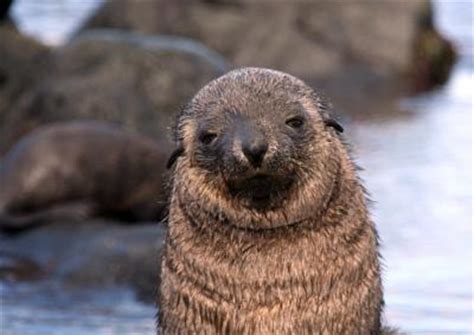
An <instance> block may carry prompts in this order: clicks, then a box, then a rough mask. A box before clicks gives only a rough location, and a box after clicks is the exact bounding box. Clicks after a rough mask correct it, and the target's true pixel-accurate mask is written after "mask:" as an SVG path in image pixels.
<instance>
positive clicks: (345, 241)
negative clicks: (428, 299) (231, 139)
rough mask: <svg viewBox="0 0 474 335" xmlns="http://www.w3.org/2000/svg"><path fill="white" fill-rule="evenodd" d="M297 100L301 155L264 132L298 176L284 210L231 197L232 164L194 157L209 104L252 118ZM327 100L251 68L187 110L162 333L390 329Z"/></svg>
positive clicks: (361, 207) (370, 243)
mask: <svg viewBox="0 0 474 335" xmlns="http://www.w3.org/2000/svg"><path fill="white" fill-rule="evenodd" d="M289 100H291V101H293V100H294V101H295V102H299V103H300V104H301V105H302V106H303V107H304V109H305V110H306V114H307V117H308V119H309V121H310V122H309V127H312V129H310V132H309V135H308V138H307V139H306V140H307V141H306V142H305V143H304V148H303V147H302V149H301V151H302V153H301V154H299V155H300V156H298V157H299V158H294V157H295V156H292V155H294V153H290V152H287V151H285V150H284V149H281V150H279V148H278V141H281V138H279V135H278V132H277V133H276V134H274V133H272V134H273V135H272V134H270V135H268V137H269V138H270V140H269V141H270V142H271V141H272V136H274V140H275V141H276V142H275V141H274V142H275V143H276V144H275V143H273V142H271V143H273V145H274V146H276V147H273V148H272V145H270V149H269V153H268V155H269V156H270V157H269V159H271V157H273V156H274V157H276V159H277V160H279V161H281V163H282V164H281V166H279V167H278V171H283V173H294V174H295V175H296V184H295V185H294V186H293V187H292V188H291V190H290V191H289V195H287V196H286V197H285V198H284V199H283V200H281V201H280V202H278V206H276V207H271V208H270V209H268V210H264V211H261V210H255V209H252V208H248V206H244V205H243V204H242V203H241V202H240V201H239V199H238V198H234V197H230V196H229V194H228V192H227V189H226V188H225V186H224V179H225V178H226V177H228V176H226V175H225V171H224V172H222V171H219V172H216V173H215V174H213V173H209V172H208V171H207V170H203V169H202V168H201V167H200V166H199V163H198V162H196V160H199V159H202V158H200V157H199V155H197V151H196V150H197V149H196V148H197V145H196V142H197V136H198V135H197V133H198V132H197V129H198V127H199V124H198V122H197V121H198V120H199V119H201V118H206V117H207V115H208V114H209V113H210V112H209V110H210V109H212V108H222V107H225V108H224V109H222V113H223V114H226V113H239V111H241V110H246V111H247V112H248V113H250V114H251V113H252V110H253V111H255V110H257V109H258V108H260V107H261V106H270V107H268V108H267V111H262V113H271V112H272V110H271V109H272V108H273V107H271V106H274V107H275V106H276V107H275V108H277V107H278V106H277V105H278V104H280V105H281V104H286V103H287V102H288V101H289ZM272 104H276V105H272ZM216 106H217V107H216ZM258 106H260V107H258ZM329 108H330V107H329V105H328V104H327V103H325V102H324V101H323V99H322V98H321V96H320V95H318V94H317V93H316V92H314V91H313V90H312V89H311V88H309V87H308V86H306V85H305V84H304V83H303V82H302V81H300V80H298V79H296V78H294V77H292V76H290V75H287V74H284V73H281V72H277V71H272V70H266V69H257V68H246V69H240V70H235V71H232V72H230V73H228V74H227V75H224V76H223V77H221V78H219V79H217V80H215V81H213V82H211V83H210V84H208V85H207V86H206V87H204V88H203V89H202V90H201V91H200V92H199V93H198V94H197V95H196V96H195V98H194V99H193V100H192V101H191V103H190V104H189V106H188V107H187V108H186V109H185V110H184V111H183V113H182V114H181V116H180V118H179V122H178V127H177V141H178V145H179V146H180V149H179V150H180V154H181V156H180V157H175V158H176V162H175V165H174V171H173V185H172V196H171V200H170V201H171V203H170V214H169V232H168V236H167V242H166V250H165V255H164V258H163V260H162V281H161V287H160V297H159V308H160V310H159V321H158V322H159V331H160V332H161V333H163V334H350V335H354V334H380V333H381V332H382V331H381V313H382V309H383V294H382V284H381V270H380V264H379V254H378V238H377V233H376V230H375V227H374V224H373V223H372V221H371V220H370V218H369V213H368V210H367V200H366V196H365V192H364V188H363V186H362V185H361V183H360V181H359V179H358V177H357V173H356V167H355V165H354V163H353V162H352V160H351V158H350V157H349V154H348V151H347V148H346V146H345V144H344V143H343V140H341V137H340V135H339V134H338V133H337V131H336V129H334V127H332V126H331V124H330V123H331V122H329V123H328V122H325V121H326V120H329V111H328V109H329ZM263 109H265V108H263ZM232 111H233V112H232ZM250 116H251V115H250ZM277 120H278V118H277ZM283 121H284V120H282V122H283ZM224 122H226V121H224ZM270 127H275V125H270ZM337 130H340V129H337ZM275 136H276V137H275ZM290 168H291V169H290Z"/></svg>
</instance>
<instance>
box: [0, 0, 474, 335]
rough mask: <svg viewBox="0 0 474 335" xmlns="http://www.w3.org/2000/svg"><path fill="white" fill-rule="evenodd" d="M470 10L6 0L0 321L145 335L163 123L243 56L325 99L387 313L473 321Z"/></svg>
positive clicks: (443, 322)
mask: <svg viewBox="0 0 474 335" xmlns="http://www.w3.org/2000/svg"><path fill="white" fill-rule="evenodd" d="M473 18H474V12H473V3H472V2H471V1H467V0H466V1H456V0H452V1H448V0H444V1H443V0H433V1H429V0H414V1H411V0H390V1H369V0H361V1H358V0H348V1H324V0H306V1H289V0H288V1H265V0H254V1H251V0H247V1H246V0H194V1H174V0H157V1H152V0H109V1H105V0H104V1H102V0H42V1H35V0H14V1H11V0H1V1H0V229H1V230H2V233H1V235H0V299H1V305H0V308H1V309H0V330H1V334H4V335H10V334H48V335H49V334H71V335H75V334H153V333H154V327H155V320H154V315H155V312H156V308H155V307H154V297H155V293H156V288H157V285H158V280H159V274H158V268H159V260H158V259H159V255H160V252H161V247H162V245H163V237H164V233H165V227H164V226H163V225H161V224H158V217H159V215H160V213H159V212H155V211H153V210H150V211H148V208H150V207H151V208H154V207H158V205H159V204H160V200H159V199H160V198H161V197H162V196H163V197H165V196H166V189H165V188H164V187H163V183H162V182H161V179H160V178H161V177H156V176H157V173H160V174H161V172H162V171H163V170H164V165H165V163H166V158H167V157H166V156H167V154H168V153H169V151H170V149H171V148H172V143H171V141H170V138H171V136H170V126H171V124H172V122H173V120H174V115H175V114H176V112H177V111H178V110H179V108H180V106H182V105H183V104H184V103H186V102H187V100H188V99H190V98H191V97H192V96H193V95H194V93H196V91H197V90H198V89H199V88H200V87H201V86H203V85H204V84H205V83H207V82H208V81H209V80H211V79H213V78H215V77H217V76H219V75H221V74H223V73H225V72H226V71H228V70H229V69H231V68H235V67H239V66H247V65H252V66H264V67H270V68H275V69H279V70H283V71H286V72H289V73H291V74H293V75H296V76H298V77H300V78H302V79H304V80H305V81H307V82H308V83H309V84H310V85H312V86H313V87H315V88H316V89H319V90H322V91H323V92H325V93H326V95H327V96H329V97H330V98H331V99H332V100H333V102H334V105H335V109H336V113H337V116H338V117H339V119H340V120H341V121H342V123H343V124H344V127H345V130H346V136H347V137H348V138H349V140H350V142H351V143H352V145H353V148H354V156H355V157H356V161H357V162H358V163H359V165H361V166H362V167H363V168H364V171H362V177H363V179H364V180H365V182H366V186H367V188H368V190H369V192H370V194H371V198H372V199H373V200H374V201H375V203H374V205H373V211H372V212H373V217H374V220H375V222H376V224H377V227H378V230H379V233H380V237H381V241H382V249H381V253H382V255H383V257H384V263H385V271H384V286H385V299H386V310H385V318H386V320H387V322H388V323H389V324H390V325H393V326H396V327H399V328H401V329H402V330H403V331H406V332H407V333H410V334H411V333H413V334H434V333H437V334H438V333H442V334H470V333H471V332H472V329H471V323H472V226H471V224H472V166H471V164H472V110H473V91H474V80H473V65H474V64H473V55H474V52H473V38H474V37H473ZM77 120H96V121H97V122H96V123H78V121H77ZM51 129H53V130H51ZM78 135H79V137H77V136H78ZM75 136H76V137H75ZM77 138H79V140H77ZM84 139H88V140H87V141H86V140H84ZM44 141H46V142H44ZM38 143H46V144H44V145H42V146H41V145H39V144H38ZM58 143H59V144H61V145H63V146H61V147H60V146H59V145H58ZM53 151H54V154H55V155H56V156H57V157H59V158H64V160H61V159H60V160H59V163H57V162H56V165H54V164H52V163H51V156H52V155H53V154H51V152H53ZM71 152H72V153H71ZM75 152H80V155H79V154H78V155H76V156H77V157H76V156H74V155H73V153H75ZM129 152H132V154H135V156H133V155H132V156H127V155H128V153H129ZM53 156H54V155H53ZM56 156H55V157H56ZM57 157H56V158H57ZM71 157H74V160H73V159H72V158H71ZM109 157H112V158H110V159H111V160H112V161H109V160H108V159H109ZM114 159H115V160H114ZM68 160H71V161H70V162H67V161H68ZM79 162H81V163H80V164H79ZM104 162H105V163H104ZM111 162H112V163H111ZM117 162H119V163H117ZM58 164H59V166H64V165H66V164H68V165H71V167H72V169H73V171H68V172H67V173H66V172H64V171H58V167H57V166H58ZM81 164H82V165H81ZM117 164H118V165H117ZM101 165H106V166H108V167H116V166H117V167H119V168H117V169H113V175H114V179H110V178H107V176H106V175H107V171H105V172H104V171H97V170H98V169H99V168H98V167H97V166H101ZM150 165H151V166H153V167H156V171H157V172H156V173H155V174H154V172H153V173H152V172H149V173H148V172H146V171H150V170H149V166H150ZM109 172H110V170H109ZM104 173H105V175H104ZM109 174H110V173H109ZM84 175H85V177H84ZM137 175H138V176H139V177H137ZM77 176H79V177H77ZM91 176H93V178H92V177H91ZM97 176H99V177H97ZM89 177H90V178H89ZM35 178H36V179H35ZM48 178H50V179H48ZM51 178H53V179H51ZM74 178H79V180H82V179H81V178H85V179H87V180H88V183H87V185H86V183H81V182H77V180H76V179H74ZM147 178H148V179H147ZM157 179H160V183H157V182H154V181H155V180H157ZM32 180H36V181H35V182H33V181H32ZM51 180H53V181H51ZM130 180H132V181H134V180H137V182H136V183H131V182H128V183H127V182H125V181H130ZM26 181H28V183H27V182H26ZM75 181H76V182H75ZM73 183H75V185H74V192H73V193H72V194H69V193H67V192H66V190H68V189H70V188H72V186H70V185H72V184H73ZM89 184H91V185H89ZM48 185H49V186H48ZM51 185H53V186H54V187H53V190H51V189H50V188H51V187H50V186H51ZM137 185H138V187H137ZM144 185H148V186H147V187H145V186H144ZM150 185H151V186H150ZM140 197H142V198H140ZM130 199H133V201H132V200H130ZM137 199H138V200H137ZM147 201H148V202H147ZM71 203H74V204H79V207H77V206H76V207H75V206H70V204H71ZM90 203H93V206H92V207H86V208H87V210H84V208H85V207H84V206H83V205H84V204H90ZM112 203H113V204H114V205H111V204H112ZM116 203H119V204H120V205H117V206H116V205H115V204H116ZM91 208H93V210H91ZM143 208H147V211H145V210H143ZM125 213H126V214H125ZM137 213H142V214H143V213H146V214H147V215H139V214H137Z"/></svg>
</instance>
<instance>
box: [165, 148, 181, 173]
mask: <svg viewBox="0 0 474 335" xmlns="http://www.w3.org/2000/svg"><path fill="white" fill-rule="evenodd" d="M183 153H184V148H183V146H182V145H180V146H179V147H177V148H176V149H175V150H174V151H173V152H172V153H171V155H170V158H168V162H167V163H166V168H167V169H170V168H171V167H172V166H173V165H174V163H175V162H176V160H177V159H178V158H179V156H181V155H183Z"/></svg>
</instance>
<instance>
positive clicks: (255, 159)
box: [242, 141, 268, 167]
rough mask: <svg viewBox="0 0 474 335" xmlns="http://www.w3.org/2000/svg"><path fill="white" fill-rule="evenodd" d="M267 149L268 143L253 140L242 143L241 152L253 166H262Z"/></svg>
mask: <svg viewBox="0 0 474 335" xmlns="http://www.w3.org/2000/svg"><path fill="white" fill-rule="evenodd" d="M267 150H268V144H267V143H265V142H260V141H254V142H247V143H244V144H243V145H242V152H243V153H244V155H245V157H247V159H248V161H249V162H250V164H252V165H253V167H260V166H262V162H263V158H264V157H265V154H266V153H267Z"/></svg>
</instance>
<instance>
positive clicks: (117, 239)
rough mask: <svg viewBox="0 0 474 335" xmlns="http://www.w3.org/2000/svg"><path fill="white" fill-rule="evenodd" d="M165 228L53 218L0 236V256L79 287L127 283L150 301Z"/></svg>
mask: <svg viewBox="0 0 474 335" xmlns="http://www.w3.org/2000/svg"><path fill="white" fill-rule="evenodd" d="M165 235H166V227H165V226H164V225H162V224H158V223H156V224H152V225H151V224H143V225H137V226H119V225H115V224H112V223H111V222H105V221H98V220H97V221H89V222H81V221H69V222H55V223H52V224H50V225H47V226H44V227H40V228H38V229H36V230H33V231H30V232H27V233H24V234H22V235H19V236H17V237H7V236H2V235H0V255H6V254H8V255H11V254H13V255H15V257H17V258H21V259H27V260H28V262H30V263H34V264H38V266H39V267H40V268H41V272H42V273H43V277H44V278H47V279H54V280H59V281H61V282H63V283H65V284H68V285H74V286H77V287H83V288H88V287H108V286H111V285H127V286H131V287H132V288H134V289H135V291H136V292H137V293H138V295H139V296H140V297H141V298H142V299H143V300H146V301H149V302H151V301H152V300H154V298H155V292H156V288H157V287H158V285H159V268H160V266H159V259H160V257H161V252H162V247H163V241H164V238H165Z"/></svg>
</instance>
